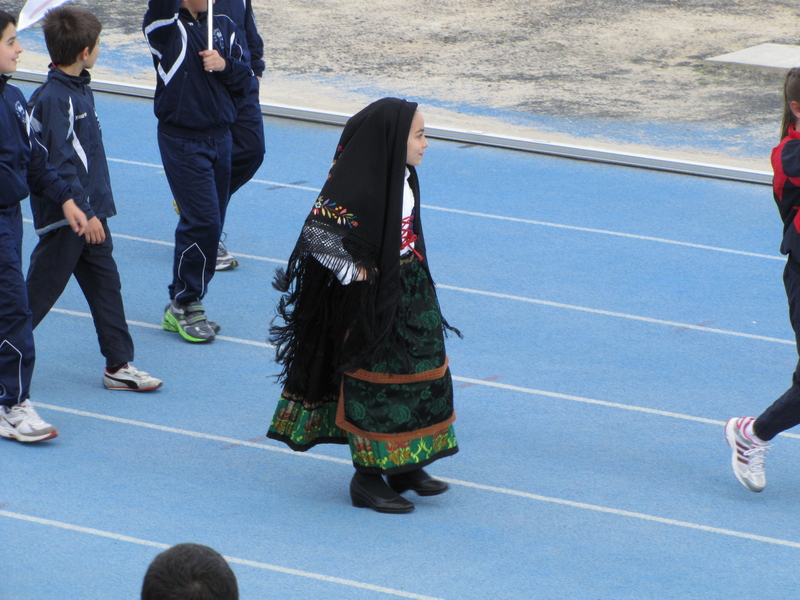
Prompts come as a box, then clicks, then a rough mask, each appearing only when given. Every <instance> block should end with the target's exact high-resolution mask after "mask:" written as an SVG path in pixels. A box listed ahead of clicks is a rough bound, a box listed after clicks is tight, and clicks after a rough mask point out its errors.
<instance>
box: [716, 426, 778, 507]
mask: <svg viewBox="0 0 800 600" xmlns="http://www.w3.org/2000/svg"><path fill="white" fill-rule="evenodd" d="M753 421H755V419H754V418H753V417H741V418H738V419H730V420H729V421H728V422H727V423H725V441H727V442H728V446H730V447H731V451H732V454H731V466H733V474H734V475H736V479H738V480H739V482H740V483H741V484H742V485H743V486H744V487H746V488H747V489H748V490H750V491H751V492H760V491H761V490H763V489H764V487H765V486H766V485H767V475H766V473H765V472H764V458H765V457H766V454H767V451H768V450H769V449H770V444H769V443H768V442H767V443H766V444H758V443H756V442H755V441H753V439H751V438H750V437H748V436H747V434H745V427H747V425H748V424H750V423H751V422H753Z"/></svg>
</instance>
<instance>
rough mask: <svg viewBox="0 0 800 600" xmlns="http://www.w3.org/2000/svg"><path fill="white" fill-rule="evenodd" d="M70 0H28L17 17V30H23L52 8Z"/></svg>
mask: <svg viewBox="0 0 800 600" xmlns="http://www.w3.org/2000/svg"><path fill="white" fill-rule="evenodd" d="M67 1H68V0H28V1H27V2H26V3H25V6H23V7H22V10H21V11H19V17H17V31H22V30H23V29H25V28H26V27H30V26H31V25H33V24H34V23H36V22H37V21H39V20H40V19H41V18H42V17H44V14H45V13H46V12H47V11H48V10H50V9H51V8H55V7H56V6H60V5H61V4H64V3H65V2H67Z"/></svg>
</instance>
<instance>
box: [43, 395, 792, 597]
mask: <svg viewBox="0 0 800 600" xmlns="http://www.w3.org/2000/svg"><path fill="white" fill-rule="evenodd" d="M35 406H36V407H37V408H44V409H50V410H55V411H58V412H64V413H70V414H74V415H78V416H82V417H90V418H94V419H101V420H104V421H111V422H114V423H121V424H125V425H134V426H137V427H145V428H147V429H155V430H158V431H164V432H167V433H177V434H181V435H187V436H190V437H194V438H201V439H208V440H211V441H215V442H225V443H226V444H228V445H237V446H247V447H249V448H258V449H261V450H268V451H271V452H280V453H282V454H287V455H290V456H296V457H299V458H312V459H317V460H325V461H328V462H335V463H339V464H343V465H351V464H352V462H351V461H349V460H344V459H340V458H334V457H330V456H323V455H321V454H316V453H314V452H293V451H292V450H289V449H284V448H276V447H273V446H268V445H266V444H259V443H254V442H249V441H244V440H236V439H234V438H226V437H222V436H218V435H209V434H205V433H199V432H196V431H188V430H186V429H176V428H174V427H164V426H163V425H154V424H152V423H144V422H142V421H134V420H132V419H121V418H119V417H111V416H109V415H102V414H97V413H90V412H86V411H82V410H75V409H71V408H64V407H61V406H54V405H52V404H43V403H41V402H36V403H35ZM667 414H669V413H667ZM670 416H671V415H670ZM706 422H710V423H713V424H720V425H721V424H722V423H721V422H718V421H706ZM792 437H800V436H797V435H793V436H792ZM441 479H442V480H443V481H446V482H448V483H451V484H453V485H458V486H463V487H468V488H472V489H477V490H483V491H487V492H494V493H498V494H504V495H507V496H516V497H518V498H526V499H528V500H536V501H539V502H548V503H550V504H558V505H561V506H569V507H572V508H579V509H583V510H591V511H594V512H601V513H607V514H612V515H617V516H621V517H630V518H634V519H641V520H645V521H652V522H655V523H662V524H664V525H672V526H676V527H684V528H688V529H697V530H700V531H706V532H708V533H717V534H721V535H727V536H732V537H739V538H744V539H749V540H754V541H758V542H765V543H769V544H776V545H780V546H790V547H792V548H800V543H798V542H791V541H787V540H781V539H778V538H771V537H765V536H761V535H755V534H751V533H744V532H740V531H734V530H731V529H723V528H719V527H710V526H707V525H700V524H698V523H691V522H688V521H680V520H677V519H667V518H664V517H657V516H654V515H648V514H646V513H639V512H633V511H628V510H620V509H617V508H609V507H607V506H599V505H596V504H587V503H585V502H575V501H573V500H564V499H562V498H553V497H551V496H542V495H539V494H532V493H530V492H521V491H519V490H514V489H510V488H502V487H497V486H492V485H483V484H480V483H474V482H471V481H464V480H461V479H449V478H444V477H442V478H441ZM410 597H411V596H410ZM414 597H416V596H414Z"/></svg>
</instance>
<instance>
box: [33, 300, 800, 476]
mask: <svg viewBox="0 0 800 600" xmlns="http://www.w3.org/2000/svg"><path fill="white" fill-rule="evenodd" d="M51 310H52V311H54V312H58V313H62V314H65V315H71V316H75V317H82V318H85V319H91V318H92V315H91V314H89V313H84V312H78V311H75V310H65V309H63V308H53V309H51ZM127 323H128V324H129V325H136V326H138V327H147V328H148V329H162V327H161V326H160V325H153V324H151V323H143V322H142V321H127ZM217 339H219V340H225V341H227V342H233V343H235V344H245V345H248V346H258V347H261V348H275V346H273V345H272V344H267V343H265V342H255V341H253V340H245V339H242V338H235V337H228V336H221V335H218V336H217ZM452 378H453V381H460V382H462V383H469V384H472V385H482V386H486V387H491V388H496V389H501V390H508V391H512V392H521V393H523V394H532V395H535V396H545V397H548V398H558V399H560V400H571V401H573V402H582V403H584V404H594V405H596V406H606V407H608V408H618V409H622V410H630V411H633V412H641V413H646V414H651V415H659V416H662V417H671V418H673V419H681V420H684V421H694V422H696V423H707V424H709V425H725V422H724V421H717V420H714V419H706V418H705V417H695V416H692V415H685V414H682V413H675V412H670V411H666V410H659V409H657V408H647V407H644V406H635V405H633V404H621V403H619V402H607V401H606V400H595V399H594V398H586V397H583V396H572V395H570V394H561V393H559V392H548V391H545V390H537V389H535V388H527V387H521V386H518V385H510V384H508V383H498V382H496V381H487V380H485V379H474V378H472V377H460V376H458V375H452ZM37 404H38V403H37ZM48 408H53V410H63V411H64V412H74V413H75V414H82V415H84V416H95V417H96V418H107V419H108V420H115V418H114V417H100V416H97V415H94V414H93V413H81V412H80V411H71V409H58V408H56V407H50V406H49V405H48ZM120 422H126V421H124V420H123V421H120ZM130 424H133V425H142V426H144V425H143V424H142V423H140V422H138V421H132V422H131V423H130ZM147 426H148V427H153V428H155V429H158V428H159V427H160V426H156V425H152V426H151V425H147ZM164 431H173V430H171V429H169V428H167V429H164ZM174 432H175V433H186V432H185V431H183V430H174ZM187 435H188V434H187ZM779 435H783V436H786V437H792V438H798V439H800V434H795V433H789V432H783V433H781V434H779ZM219 441H226V442H228V443H236V444H238V443H239V442H238V441H237V440H229V439H227V438H220V440H219ZM247 445H253V444H250V443H248V444H247ZM254 447H258V448H261V447H262V446H260V445H258V444H256V445H254ZM326 459H327V457H326ZM345 462H347V461H345Z"/></svg>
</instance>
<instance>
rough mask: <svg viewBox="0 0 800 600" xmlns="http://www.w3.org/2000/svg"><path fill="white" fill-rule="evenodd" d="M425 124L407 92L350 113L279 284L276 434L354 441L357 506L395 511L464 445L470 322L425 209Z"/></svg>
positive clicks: (437, 490)
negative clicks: (453, 292)
mask: <svg viewBox="0 0 800 600" xmlns="http://www.w3.org/2000/svg"><path fill="white" fill-rule="evenodd" d="M424 128H425V125H424V121H423V118H422V114H421V113H420V112H419V111H417V105H416V103H413V102H407V101H405V100H398V99H397V98H383V99H382V100H378V101H377V102H374V103H372V104H370V105H369V106H367V107H366V108H364V109H363V110H361V111H360V112H359V113H357V114H356V115H354V116H353V117H352V118H351V119H349V120H348V122H347V124H346V125H345V128H344V131H343V132H342V136H341V138H340V140H339V146H338V147H337V149H336V153H335V154H334V158H333V165H332V166H331V170H330V172H329V174H328V180H327V182H326V183H325V185H324V186H323V188H322V191H321V193H320V195H319V197H318V198H317V201H316V203H315V204H314V207H313V208H312V209H311V213H310V214H309V215H308V217H307V218H306V221H305V224H304V226H303V229H302V231H301V233H300V238H299V239H298V241H297V244H296V246H295V248H294V251H293V252H292V255H291V258H290V259H289V264H288V267H287V268H286V270H285V271H284V270H282V269H281V270H279V271H278V275H277V277H276V279H275V284H274V285H275V287H276V288H277V289H279V290H280V291H281V292H283V293H284V295H283V297H282V298H281V301H280V304H279V306H278V313H279V317H280V320H282V321H283V323H282V324H275V325H273V327H272V329H271V339H272V341H273V342H274V343H275V344H276V346H277V360H278V362H279V363H280V364H281V365H282V366H283V371H282V373H281V375H280V378H281V381H282V383H283V386H284V388H283V393H282V394H281V398H280V400H279V402H278V407H277V409H276V411H275V415H274V417H273V419H272V423H271V424H270V429H269V433H268V434H267V435H268V437H270V438H272V439H276V440H280V441H282V442H285V443H286V444H288V445H289V447H291V448H292V449H293V450H297V451H301V452H302V451H305V450H308V449H309V448H312V447H313V446H314V445H316V444H319V443H340V444H345V443H348V444H349V445H350V451H351V454H352V458H353V465H354V466H355V469H356V473H355V475H354V476H353V479H352V480H351V482H350V497H351V499H352V501H353V506H357V507H364V508H372V509H374V510H376V511H378V512H387V513H406V512H410V511H412V510H413V509H414V504H413V503H412V502H410V501H408V500H407V499H405V498H403V497H402V496H400V493H402V492H405V491H407V490H413V491H415V492H417V493H418V494H419V495H421V496H433V495H436V494H441V493H443V492H444V491H446V490H447V484H446V483H445V482H443V481H440V480H437V479H434V478H432V477H430V476H429V475H428V474H427V473H426V472H425V471H424V470H423V468H422V467H424V466H426V465H428V464H429V463H431V462H433V461H435V460H437V459H439V458H442V457H445V456H450V455H452V454H455V453H456V452H457V451H458V445H457V442H456V437H455V433H454V431H453V426H452V424H453V421H455V412H454V411H453V385H452V380H451V378H450V371H449V369H448V363H447V355H446V354H445V348H444V337H445V333H446V331H447V330H451V331H454V332H455V333H456V334H458V331H457V330H455V329H453V328H452V327H450V326H449V325H448V324H447V322H446V321H445V320H444V319H443V318H442V315H441V312H440V310H439V302H438V300H437V297H436V292H435V290H434V286H433V281H432V279H431V275H430V270H429V267H428V260H427V254H426V252H425V241H424V237H423V234H422V225H421V223H420V218H419V210H420V203H419V183H418V180H417V175H416V171H415V169H414V167H416V166H419V164H420V162H421V161H422V156H423V153H424V151H425V148H427V146H428V142H427V140H426V139H425V129H424ZM459 335H460V334H459ZM384 476H386V480H384Z"/></svg>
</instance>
